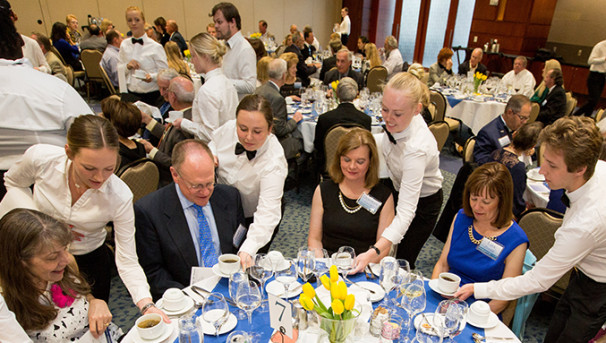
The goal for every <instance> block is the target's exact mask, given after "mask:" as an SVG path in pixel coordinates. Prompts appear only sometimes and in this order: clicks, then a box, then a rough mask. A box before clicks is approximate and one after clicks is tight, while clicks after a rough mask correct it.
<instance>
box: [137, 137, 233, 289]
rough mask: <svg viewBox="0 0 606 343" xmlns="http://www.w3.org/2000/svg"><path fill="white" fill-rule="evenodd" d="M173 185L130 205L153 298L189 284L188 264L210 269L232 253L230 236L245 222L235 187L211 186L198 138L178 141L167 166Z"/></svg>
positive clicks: (209, 165)
mask: <svg viewBox="0 0 606 343" xmlns="http://www.w3.org/2000/svg"><path fill="white" fill-rule="evenodd" d="M170 171H171V174H172V177H173V181H174V183H171V184H169V185H168V186H166V187H163V188H161V189H159V190H157V191H155V192H153V193H151V194H149V195H147V196H145V197H143V198H142V199H140V200H139V201H137V202H136V203H135V206H134V207H135V226H136V234H135V239H136V242H137V254H138V256H139V262H140V264H141V267H143V270H144V271H145V275H146V276H147V281H148V283H149V285H150V287H151V293H152V296H153V298H154V299H158V298H160V297H161V296H162V294H163V293H164V291H166V290H167V289H168V288H172V287H176V288H183V287H186V286H187V285H189V283H190V278H191V270H192V267H197V266H205V267H212V266H213V265H214V264H216V263H217V258H218V256H220V255H221V254H225V253H236V252H237V248H236V247H235V246H234V235H235V234H236V231H237V230H238V227H239V226H240V224H242V223H244V213H243V210H242V204H241V200H240V194H239V193H238V190H237V189H235V188H233V187H230V186H226V185H215V164H214V160H213V155H212V153H211V151H210V149H209V148H208V146H206V144H204V142H202V141H199V140H193V139H188V140H185V141H182V142H180V143H178V144H177V145H176V146H175V149H174V151H173V166H172V167H170Z"/></svg>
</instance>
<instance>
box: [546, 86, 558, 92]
mask: <svg viewBox="0 0 606 343" xmlns="http://www.w3.org/2000/svg"><path fill="white" fill-rule="evenodd" d="M556 86H557V85H553V86H551V88H549V93H551V91H552V90H553V89H554V88H556ZM549 93H547V94H549Z"/></svg>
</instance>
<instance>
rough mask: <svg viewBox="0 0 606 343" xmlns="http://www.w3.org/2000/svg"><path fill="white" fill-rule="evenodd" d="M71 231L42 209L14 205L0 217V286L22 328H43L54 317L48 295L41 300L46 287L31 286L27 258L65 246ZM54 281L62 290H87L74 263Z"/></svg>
mask: <svg viewBox="0 0 606 343" xmlns="http://www.w3.org/2000/svg"><path fill="white" fill-rule="evenodd" d="M71 241H72V234H71V232H70V230H69V228H68V227H67V225H65V224H64V223H61V222H59V221H57V220H55V219H54V218H53V217H51V216H48V215H46V214H44V213H42V212H38V211H35V210H28V209H20V208H18V209H14V210H12V211H10V212H9V213H7V214H6V215H5V216H4V217H3V218H2V220H0V261H2V263H1V264H0V286H2V290H3V292H4V293H3V295H4V299H5V300H6V304H7V306H8V308H9V309H10V310H11V311H13V312H14V313H15V316H16V317H17V321H18V322H19V324H21V326H22V327H23V329H25V330H40V329H43V328H45V327H46V326H47V325H48V324H49V323H50V322H51V321H52V320H53V319H55V317H57V313H58V310H57V309H55V307H54V305H53V304H52V301H51V299H48V298H47V300H48V301H47V302H40V296H43V293H44V291H45V290H40V289H35V288H34V287H32V284H33V283H34V276H33V274H32V273H31V272H30V270H29V268H28V263H27V262H28V261H29V260H30V259H31V258H33V257H34V256H35V255H36V254H37V253H39V252H41V251H44V250H46V249H48V248H49V247H52V246H53V243H58V244H60V245H61V246H66V245H68V244H69V243H70V242H71ZM57 284H58V285H59V286H60V287H61V289H62V290H72V291H74V292H75V293H76V294H77V295H78V296H83V295H86V294H88V293H90V287H89V286H88V283H87V282H86V281H85V280H84V278H82V276H81V275H80V273H78V271H77V267H76V266H75V263H74V264H69V265H67V266H66V268H65V272H64V274H63V279H62V280H61V281H59V282H57Z"/></svg>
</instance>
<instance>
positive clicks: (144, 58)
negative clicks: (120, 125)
mask: <svg viewBox="0 0 606 343" xmlns="http://www.w3.org/2000/svg"><path fill="white" fill-rule="evenodd" d="M126 23H127V24H128V28H129V29H130V31H131V32H132V34H133V36H132V38H129V39H125V40H124V41H122V44H121V45H120V62H119V64H118V70H119V72H122V73H125V75H126V86H127V88H128V95H129V96H128V97H125V98H124V99H123V100H127V101H133V102H134V101H137V100H141V101H143V102H145V103H146V104H149V105H152V106H158V107H159V106H160V104H161V102H163V100H162V98H161V96H160V91H159V88H158V84H157V83H156V76H157V74H158V71H160V70H161V69H166V68H168V62H167V61H166V53H165V52H164V49H163V48H162V45H160V44H159V43H157V42H156V41H154V40H153V39H151V38H149V37H147V35H146V34H145V16H144V15H143V12H141V10H140V9H139V8H138V7H136V6H130V7H128V8H127V9H126ZM159 103H160V104H159Z"/></svg>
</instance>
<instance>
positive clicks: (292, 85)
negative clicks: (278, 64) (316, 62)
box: [280, 52, 302, 101]
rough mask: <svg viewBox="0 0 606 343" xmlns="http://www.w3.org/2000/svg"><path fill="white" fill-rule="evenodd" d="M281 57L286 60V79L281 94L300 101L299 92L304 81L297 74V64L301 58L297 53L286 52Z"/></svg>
mask: <svg viewBox="0 0 606 343" xmlns="http://www.w3.org/2000/svg"><path fill="white" fill-rule="evenodd" d="M280 58H281V59H283V60H285V61H286V66H287V68H288V69H286V71H287V73H286V79H284V85H282V87H280V94H282V96H283V97H287V96H290V97H291V98H293V100H296V101H299V100H301V98H299V92H300V91H301V87H302V83H301V79H300V78H299V77H298V76H297V64H298V63H299V58H298V57H297V55H296V54H295V53H292V52H285V53H283V54H282V55H280Z"/></svg>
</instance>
